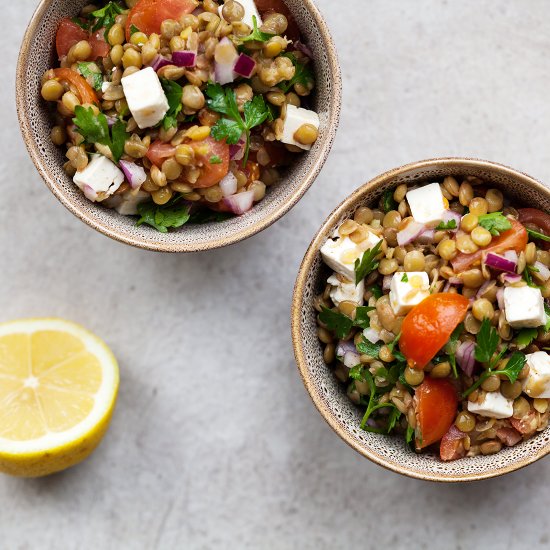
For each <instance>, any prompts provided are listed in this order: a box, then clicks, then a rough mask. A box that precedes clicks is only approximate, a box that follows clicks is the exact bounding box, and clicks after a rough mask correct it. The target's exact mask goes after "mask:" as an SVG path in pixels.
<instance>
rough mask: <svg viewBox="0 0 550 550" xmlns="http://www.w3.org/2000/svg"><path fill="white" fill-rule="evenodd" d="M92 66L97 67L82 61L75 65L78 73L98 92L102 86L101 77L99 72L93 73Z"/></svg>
mask: <svg viewBox="0 0 550 550" xmlns="http://www.w3.org/2000/svg"><path fill="white" fill-rule="evenodd" d="M93 66H95V67H97V65H96V64H95V63H92V62H89V61H88V62H86V61H83V62H81V63H78V64H77V67H78V72H79V73H80V74H81V75H82V76H83V77H84V78H85V79H87V80H88V81H89V82H90V84H91V85H92V86H93V87H94V89H96V90H97V91H98V92H99V91H101V86H102V85H103V75H102V74H101V73H100V72H97V71H93V70H92V67H93Z"/></svg>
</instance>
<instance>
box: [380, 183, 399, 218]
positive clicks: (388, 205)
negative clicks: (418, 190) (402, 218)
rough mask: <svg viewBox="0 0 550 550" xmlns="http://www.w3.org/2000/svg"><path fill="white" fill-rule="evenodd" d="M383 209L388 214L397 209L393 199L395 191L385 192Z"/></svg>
mask: <svg viewBox="0 0 550 550" xmlns="http://www.w3.org/2000/svg"><path fill="white" fill-rule="evenodd" d="M382 208H383V210H384V212H385V213H386V214H387V213H388V212H390V211H391V210H396V209H397V203H396V202H395V199H394V198H393V191H392V190H391V189H388V190H387V191H384V195H383V196H382Z"/></svg>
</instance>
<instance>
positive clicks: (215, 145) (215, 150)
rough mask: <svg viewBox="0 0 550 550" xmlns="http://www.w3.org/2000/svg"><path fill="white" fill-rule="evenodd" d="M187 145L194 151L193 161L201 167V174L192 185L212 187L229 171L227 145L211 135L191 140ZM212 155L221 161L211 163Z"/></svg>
mask: <svg viewBox="0 0 550 550" xmlns="http://www.w3.org/2000/svg"><path fill="white" fill-rule="evenodd" d="M189 145H190V146H191V147H192V148H193V150H194V151H195V163H196V164H197V165H198V166H200V167H201V175H200V176H199V179H198V180H197V181H196V182H195V183H194V184H193V187H212V186H213V185H216V184H217V183H220V181H222V179H223V178H225V176H227V173H228V172H229V145H227V143H225V141H216V140H215V139H214V138H213V137H207V138H206V139H205V140H204V141H193V142H191V143H190V144H189ZM213 157H218V158H217V159H215V160H216V161H218V160H220V161H221V162H217V163H212V162H211V160H212V158H213Z"/></svg>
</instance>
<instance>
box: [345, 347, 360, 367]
mask: <svg viewBox="0 0 550 550" xmlns="http://www.w3.org/2000/svg"><path fill="white" fill-rule="evenodd" d="M342 362H343V363H344V365H346V367H348V369H352V368H353V367H355V365H358V364H359V363H361V356H360V355H359V354H358V353H357V352H353V351H348V352H347V353H346V354H345V355H344V360H343V361H342Z"/></svg>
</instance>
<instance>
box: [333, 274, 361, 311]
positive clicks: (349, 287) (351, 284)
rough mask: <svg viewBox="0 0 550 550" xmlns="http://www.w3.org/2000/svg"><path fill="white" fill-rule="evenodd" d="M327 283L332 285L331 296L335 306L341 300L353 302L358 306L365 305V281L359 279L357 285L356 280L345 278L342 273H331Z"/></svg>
mask: <svg viewBox="0 0 550 550" xmlns="http://www.w3.org/2000/svg"><path fill="white" fill-rule="evenodd" d="M327 283H328V284H329V285H332V289H331V291H330V297H331V299H332V302H333V303H334V305H335V306H337V307H338V306H339V305H340V303H341V302H353V303H354V304H357V305H358V306H361V305H363V294H364V293H365V281H359V284H358V285H357V286H355V281H349V280H347V279H344V277H342V276H341V275H336V274H334V275H331V276H330V277H329V278H328V280H327Z"/></svg>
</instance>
